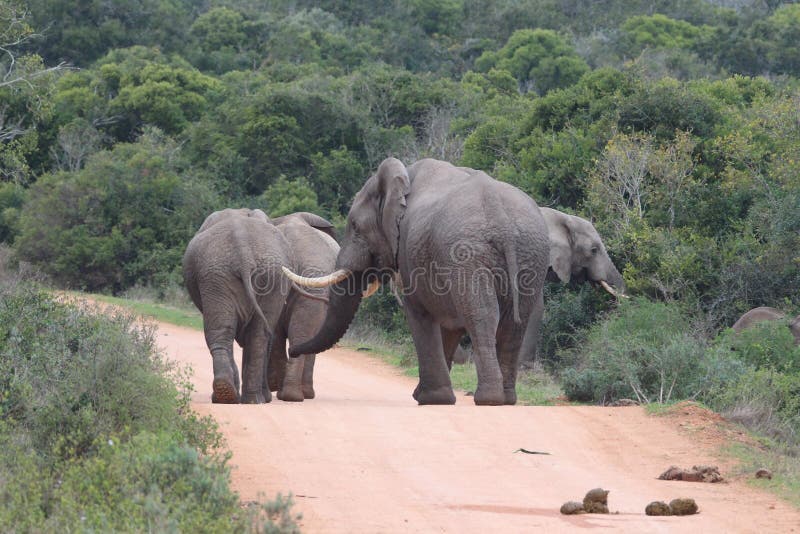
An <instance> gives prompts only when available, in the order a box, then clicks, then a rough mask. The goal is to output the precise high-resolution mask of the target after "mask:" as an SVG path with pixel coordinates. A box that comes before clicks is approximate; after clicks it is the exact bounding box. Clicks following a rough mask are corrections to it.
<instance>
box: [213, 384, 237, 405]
mask: <svg viewBox="0 0 800 534" xmlns="http://www.w3.org/2000/svg"><path fill="white" fill-rule="evenodd" d="M211 389H212V390H213V393H212V394H211V402H213V403H214V404H238V403H239V392H238V391H237V390H236V386H234V385H233V382H232V381H231V380H228V379H227V378H215V379H214V383H213V384H212V385H211Z"/></svg>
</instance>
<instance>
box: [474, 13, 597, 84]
mask: <svg viewBox="0 0 800 534" xmlns="http://www.w3.org/2000/svg"><path fill="white" fill-rule="evenodd" d="M475 67H476V68H477V69H478V70H480V71H482V72H488V71H489V70H490V69H491V68H492V67H494V68H497V69H504V70H507V71H508V72H510V73H511V74H512V75H513V76H514V78H516V79H517V82H518V83H519V90H520V92H521V93H527V92H528V91H531V90H533V91H536V92H537V93H538V94H540V95H543V94H545V93H547V92H548V91H550V90H552V89H557V88H560V87H568V86H570V85H572V84H574V83H575V82H577V81H578V79H580V77H581V76H582V75H583V74H584V73H585V72H587V71H588V70H589V66H588V65H587V64H586V62H585V61H584V60H583V59H581V58H580V56H578V54H577V52H575V48H574V47H573V46H572V45H570V44H569V43H568V42H567V41H566V39H564V38H563V37H561V36H560V35H559V34H558V33H556V32H554V31H553V30H542V29H536V30H517V31H515V32H514V33H513V34H512V35H511V37H509V38H508V42H507V43H506V44H505V46H503V47H502V48H501V49H500V50H498V51H497V52H485V53H484V54H483V55H481V57H479V58H478V59H477V60H476V61H475Z"/></svg>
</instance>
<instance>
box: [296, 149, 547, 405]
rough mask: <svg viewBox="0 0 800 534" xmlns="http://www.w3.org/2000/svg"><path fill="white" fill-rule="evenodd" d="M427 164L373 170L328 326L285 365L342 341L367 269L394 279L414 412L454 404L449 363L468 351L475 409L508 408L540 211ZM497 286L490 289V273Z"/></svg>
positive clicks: (534, 282) (357, 203) (481, 177)
mask: <svg viewBox="0 0 800 534" xmlns="http://www.w3.org/2000/svg"><path fill="white" fill-rule="evenodd" d="M470 171H471V170H469V171H468V170H465V169H460V168H458V167H454V166H453V165H451V164H449V163H447V162H444V161H437V160H432V159H424V160H421V161H418V162H416V163H415V164H413V165H411V166H409V167H408V168H406V167H405V165H403V163H402V162H400V161H399V160H397V159H394V158H388V159H386V160H384V161H383V163H381V165H380V167H379V168H378V170H377V172H376V173H375V174H374V175H373V176H371V177H370V178H369V179H368V180H367V182H366V183H365V184H364V187H362V189H361V190H360V191H359V192H358V194H356V197H355V199H354V200H353V205H352V207H351V209H350V213H349V214H348V216H347V227H346V230H345V235H344V238H343V239H342V248H341V250H340V252H339V255H338V257H337V260H336V268H337V269H340V268H341V269H347V270H349V271H351V272H352V275H351V276H350V277H349V278H348V279H346V280H345V281H343V282H340V283H338V284H336V285H334V286H332V287H331V301H330V305H329V307H328V313H327V315H326V317H325V322H324V324H323V325H322V327H321V328H320V331H319V332H318V333H317V334H316V336H315V337H314V339H312V340H311V341H309V342H308V343H305V344H303V345H301V346H299V347H293V348H292V349H290V351H289V354H290V355H291V356H294V355H295V354H301V353H311V352H314V353H316V352H320V351H322V350H325V349H327V348H329V347H330V346H332V345H333V344H334V343H336V341H338V340H339V339H340V338H341V337H342V335H344V333H345V331H346V330H347V328H348V326H349V324H350V322H351V321H352V319H353V316H354V315H355V312H356V310H357V309H358V305H359V303H360V300H361V292H362V291H363V290H364V289H365V288H366V286H367V283H368V281H369V280H368V278H369V276H368V273H369V272H370V270H371V269H376V268H377V269H380V270H381V274H382V278H381V280H382V281H383V282H386V281H387V280H388V279H389V277H390V276H392V275H393V273H394V272H399V274H400V280H401V284H402V287H401V291H402V293H403V295H404V296H403V310H404V312H405V315H406V319H407V320H408V324H409V327H410V329H411V333H412V336H413V338H414V345H415V348H416V352H417V358H418V360H419V375H420V379H419V385H418V386H417V388H416V389H415V391H414V393H413V396H414V398H415V399H416V400H417V402H418V403H419V404H453V403H455V395H454V394H453V388H452V386H451V383H450V375H449V362H451V361H452V357H453V353H454V351H455V350H456V347H457V346H458V341H459V339H461V337H462V335H464V334H465V333H469V335H470V338H471V339H472V347H473V352H474V360H475V367H476V369H477V373H478V387H477V390H476V391H475V395H474V402H475V404H480V405H498V404H514V403H515V402H516V400H517V396H516V391H515V384H516V378H517V364H518V357H519V348H520V344H521V342H522V336H523V333H524V331H525V328H526V327H527V324H528V318H529V316H530V315H531V311H532V308H533V307H534V304H535V302H536V300H537V298H538V296H539V294H540V293H541V290H542V284H543V282H544V277H545V274H546V270H547V259H548V254H549V248H548V238H547V228H546V225H545V223H544V220H543V218H542V216H541V214H540V212H539V208H538V206H537V205H536V203H535V202H534V201H533V200H531V198H530V197H528V196H527V195H526V194H524V193H523V192H522V191H520V190H518V189H516V188H515V187H513V186H511V185H508V184H505V183H502V182H498V181H496V180H494V179H492V178H491V177H489V176H488V175H486V174H485V173H482V172H470ZM492 269H493V270H494V272H495V273H496V274H497V275H498V276H496V277H492V276H491V273H492V271H490V270H492Z"/></svg>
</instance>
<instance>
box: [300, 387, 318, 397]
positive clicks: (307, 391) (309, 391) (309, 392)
mask: <svg viewBox="0 0 800 534" xmlns="http://www.w3.org/2000/svg"><path fill="white" fill-rule="evenodd" d="M316 396H317V394H316V393H314V386H306V385H304V386H303V397H305V398H307V399H313V398H314V397H316Z"/></svg>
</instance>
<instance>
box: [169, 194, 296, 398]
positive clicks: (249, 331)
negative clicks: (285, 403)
mask: <svg viewBox="0 0 800 534" xmlns="http://www.w3.org/2000/svg"><path fill="white" fill-rule="evenodd" d="M289 250H290V249H289V244H288V243H287V241H286V239H285V238H284V236H283V234H282V233H281V232H280V231H279V230H278V229H277V228H275V227H274V226H273V225H272V224H271V223H270V222H269V218H268V217H267V216H266V215H265V214H264V212H262V211H260V210H248V209H238V210H234V209H226V210H222V211H217V212H214V213H212V214H211V215H209V216H208V218H207V219H206V220H205V222H204V223H203V225H202V226H201V227H200V230H199V231H198V232H197V234H195V236H194V237H193V238H192V240H191V241H190V242H189V245H188V246H187V247H186V252H185V253H184V256H183V275H184V282H185V284H186V288H187V290H188V291H189V295H190V296H191V298H192V301H193V302H194V304H195V306H197V308H198V309H199V310H200V311H201V312H202V313H203V330H204V332H205V338H206V344H207V345H208V349H209V351H210V352H211V357H212V361H213V367H214V382H213V392H214V393H213V395H212V402H217V403H237V402H240V401H241V402H243V403H263V402H269V401H270V400H271V394H270V391H269V389H268V388H267V386H266V365H267V363H266V361H265V360H266V355H267V354H268V353H269V342H270V338H271V335H272V333H271V330H272V328H274V326H275V325H277V324H278V322H279V318H280V315H281V310H282V308H283V303H284V301H285V300H286V297H287V296H288V294H289V283H288V282H287V281H286V279H285V278H284V277H283V276H282V273H281V270H280V269H281V266H282V265H286V264H290V263H289V262H290V261H291V257H290V254H289ZM234 339H235V340H236V341H237V343H239V345H241V346H242V347H243V350H244V352H243V357H242V388H241V389H242V391H241V396H240V394H239V372H238V370H237V368H236V362H235V361H234V359H233V340H234Z"/></svg>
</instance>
